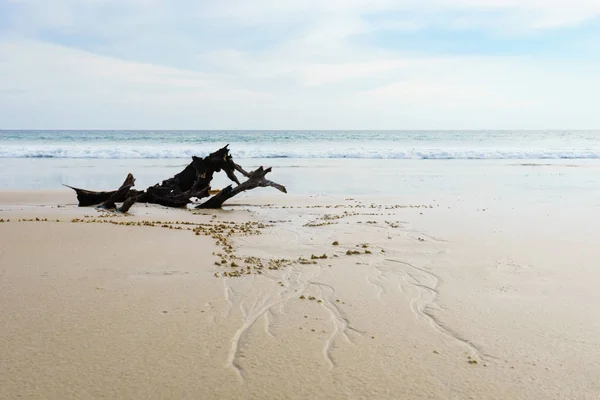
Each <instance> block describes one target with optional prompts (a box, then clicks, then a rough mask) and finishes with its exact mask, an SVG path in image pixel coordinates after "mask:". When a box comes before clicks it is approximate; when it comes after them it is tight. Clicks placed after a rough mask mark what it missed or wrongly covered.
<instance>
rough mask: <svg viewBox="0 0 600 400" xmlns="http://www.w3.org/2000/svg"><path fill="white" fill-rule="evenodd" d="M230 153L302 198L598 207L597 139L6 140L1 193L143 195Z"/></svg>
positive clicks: (355, 134) (119, 135)
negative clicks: (574, 202) (194, 165)
mask: <svg viewBox="0 0 600 400" xmlns="http://www.w3.org/2000/svg"><path fill="white" fill-rule="evenodd" d="M226 144H229V145H230V149H231V153H232V155H233V157H234V159H235V160H236V161H237V162H238V163H240V164H241V165H243V166H244V168H246V169H248V170H251V169H254V168H256V167H258V166H260V165H263V166H265V167H266V166H272V167H274V170H273V173H272V174H270V178H271V179H273V180H275V181H278V182H280V183H282V184H285V185H286V186H287V187H288V190H289V192H290V193H296V194H301V195H304V194H343V195H360V194H370V195H373V194H375V195H384V196H385V195H392V196H398V195H409V194H414V193H426V194H428V195H431V196H434V195H439V194H442V193H443V194H445V195H452V194H453V193H455V194H457V195H458V194H464V193H465V189H469V190H470V191H471V192H473V193H482V194H485V193H487V194H489V195H490V196H492V195H493V196H496V197H497V196H499V195H500V194H503V193H504V194H506V193H508V192H511V191H513V192H515V193H519V194H520V195H521V194H523V195H534V196H537V198H538V199H539V200H540V201H543V200H544V199H546V198H548V199H550V198H557V197H561V198H562V197H564V196H565V195H567V194H568V193H570V192H576V193H579V194H581V193H583V194H585V195H587V196H589V197H590V198H595V196H596V194H595V192H596V190H597V188H598V185H599V183H600V131H414V132H409V131H268V132H264V131H0V189H2V190H20V189H59V188H62V184H68V185H73V186H79V187H85V188H90V189H98V190H101V189H113V188H116V187H118V186H119V185H120V183H121V182H122V181H123V179H124V177H125V175H126V174H127V173H128V172H132V173H133V174H134V175H135V176H136V179H137V181H136V186H137V187H139V188H145V187H147V186H150V185H153V184H155V183H159V182H161V181H162V180H163V179H166V178H168V177H171V176H173V175H174V174H176V173H177V172H179V171H180V170H182V169H183V168H184V167H185V165H187V164H188V163H189V161H190V157H191V156H192V155H196V156H200V157H202V156H205V155H207V154H208V153H210V152H212V151H214V150H216V149H218V148H220V147H222V146H224V145H226ZM227 184H229V182H228V181H227V178H226V177H224V176H218V177H217V178H216V179H215V181H214V185H213V186H214V187H215V188H220V187H223V186H225V185H227ZM260 190H266V191H268V190H272V189H268V188H267V189H260ZM567 197H568V196H567Z"/></svg>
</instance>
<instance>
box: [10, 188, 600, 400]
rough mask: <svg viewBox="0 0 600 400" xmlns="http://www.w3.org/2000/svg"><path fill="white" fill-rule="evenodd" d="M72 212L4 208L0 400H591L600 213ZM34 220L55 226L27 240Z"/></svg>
mask: <svg viewBox="0 0 600 400" xmlns="http://www.w3.org/2000/svg"><path fill="white" fill-rule="evenodd" d="M419 200H420V201H419ZM75 201H76V199H75V196H74V194H73V193H71V192H68V191H66V192H65V193H64V194H63V193H62V191H61V192H58V193H57V192H42V191H37V192H30V191H26V192H24V191H17V192H15V191H13V192H11V193H8V192H0V219H4V220H6V219H10V220H11V221H10V222H2V223H0V238H1V239H2V242H3V244H2V245H0V265H1V267H0V274H1V275H0V300H1V303H2V304H3V305H4V310H3V316H4V319H5V322H8V323H5V324H3V326H4V328H2V329H1V330H0V338H1V339H2V341H3V343H5V348H6V351H5V352H4V353H5V357H3V361H2V362H1V363H0V377H1V378H0V379H1V381H0V387H1V388H2V389H0V397H3V398H13V397H16V396H17V395H21V396H24V397H29V398H57V399H58V398H73V397H76V398H81V397H87V398H96V397H101V396H104V397H112V398H139V397H148V398H232V397H236V398H275V397H276V398H298V397H303V398H304V397H307V396H312V397H314V398H348V397H355V398H367V397H368V398H389V399H392V398H407V399H413V398H414V399H419V398H440V399H441V398H444V399H447V398H468V397H469V396H472V397H474V398H489V399H497V398H511V399H520V398H523V399H525V398H548V399H550V398H561V397H572V398H582V399H585V398H590V399H591V398H594V396H595V395H596V394H597V393H598V390H599V389H600V388H599V387H598V385H599V384H598V383H597V382H600V379H597V378H600V362H599V361H598V360H600V357H599V356H600V351H599V349H600V343H598V339H597V335H596V332H597V330H598V329H600V318H598V315H597V313H595V311H594V308H593V304H595V303H597V301H598V300H600V298H599V295H597V294H596V290H595V287H594V284H593V283H594V282H595V281H596V280H597V279H598V278H600V272H598V271H597V270H596V268H595V267H594V265H595V261H594V260H597V259H598V257H599V256H600V252H599V251H598V250H597V249H596V246H594V245H593V243H595V242H596V241H597V239H598V238H599V237H600V232H599V230H598V228H594V227H593V226H590V224H588V225H587V227H586V228H585V229H581V227H582V226H583V225H582V224H583V223H584V221H586V220H590V219H591V218H594V217H595V216H597V214H598V210H597V207H594V206H591V205H590V206H586V207H584V208H583V209H579V210H577V213H574V210H563V209H559V208H558V207H556V206H555V205H549V206H547V207H538V208H533V207H530V206H529V205H528V206H527V207H522V208H518V207H516V209H514V210H513V208H515V207H513V204H508V205H503V206H502V207H500V204H499V203H498V204H496V203H490V202H489V201H487V200H482V199H472V200H470V201H467V200H464V201H462V202H458V203H457V202H456V199H450V198H448V197H442V196H440V198H438V199H436V201H433V200H432V199H430V200H429V201H427V199H426V198H424V197H423V198H421V199H419V198H418V196H414V199H413V200H411V201H406V200H399V199H398V198H397V197H396V198H395V197H393V196H389V197H377V196H368V195H365V196H337V197H335V196H314V197H309V196H278V195H277V194H275V195H268V196H266V195H262V194H258V193H251V194H250V195H249V196H247V197H240V198H239V199H238V198H236V200H235V201H232V202H231V204H229V205H227V207H224V209H223V210H215V211H213V210H202V213H198V214H193V213H192V212H188V211H184V210H167V209H164V208H162V207H154V206H149V207H145V206H144V205H136V206H134V208H133V209H132V210H131V214H130V215H115V214H111V213H99V212H97V211H96V210H94V209H93V208H78V207H76V206H75V205H74V203H75ZM59 205H61V207H58V206H59ZM510 213H512V214H510ZM86 215H88V217H86ZM103 215H106V216H107V217H103ZM508 215H510V216H511V218H507V216H508ZM31 218H33V219H34V220H35V218H38V219H45V218H48V220H49V221H37V222H36V221H33V222H31V221H26V222H23V221H21V222H18V220H19V219H21V220H23V219H31ZM56 219H59V221H61V222H56ZM74 219H77V221H76V222H72V221H73V220H74ZM52 221H54V222H52ZM82 221H83V222H82ZM85 221H87V222H89V223H85ZM92 221H94V222H92ZM100 221H107V222H102V223H100ZM110 221H112V222H110ZM150 221H161V223H160V224H159V223H156V222H155V226H151V223H150ZM176 222H179V223H176ZM138 223H140V225H138ZM145 223H146V224H145ZM163 226H164V227H163ZM541 226H543V227H544V228H545V229H544V232H539V231H540V227H541ZM177 228H181V229H177ZM188 228H190V229H191V230H189V231H188V230H187V229H188ZM232 228H233V232H232V233H231V236H227V235H228V234H229V233H230V232H231V231H232ZM196 232H198V234H196ZM536 232H539V233H537V234H536ZM257 233H259V234H257ZM334 242H338V245H334V244H333V243H334ZM363 246H366V247H363ZM382 250H383V251H382ZM353 252H358V253H359V254H352V253H353ZM219 254H221V255H219ZM323 254H325V255H326V256H327V258H320V257H322V256H323ZM313 255H314V258H313V257H312V256H313ZM223 260H225V261H226V262H225V263H223ZM284 260H285V261H284ZM232 262H233V263H235V264H236V265H238V267H232V266H231V263H232ZM216 263H219V264H221V265H216ZM224 264H227V266H225V265H224ZM261 264H262V267H260V268H259V266H260V265H261ZM248 270H250V271H251V273H246V271H248ZM233 271H240V272H235V273H234V272H233ZM241 271H244V272H241ZM259 271H260V272H261V273H258V272H259ZM225 273H227V274H226V275H225ZM238 275H239V276H238ZM575 294H577V296H575ZM302 297H303V298H302ZM312 297H314V299H312V300H311V298H312Z"/></svg>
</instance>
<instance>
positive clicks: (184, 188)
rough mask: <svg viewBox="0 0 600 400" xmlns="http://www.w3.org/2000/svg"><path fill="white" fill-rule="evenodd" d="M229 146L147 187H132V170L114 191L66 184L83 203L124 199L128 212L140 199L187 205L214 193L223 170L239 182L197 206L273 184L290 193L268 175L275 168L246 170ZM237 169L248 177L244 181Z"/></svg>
mask: <svg viewBox="0 0 600 400" xmlns="http://www.w3.org/2000/svg"><path fill="white" fill-rule="evenodd" d="M228 146H229V145H227V146H225V147H223V148H222V149H219V150H217V151H215V152H214V153H211V154H209V155H208V156H206V157H204V158H200V157H195V156H194V157H192V162H191V163H190V164H189V165H188V166H187V167H186V168H185V169H184V170H183V171H181V172H180V173H178V174H177V175H175V176H174V177H172V178H169V179H167V180H164V181H162V183H160V184H156V185H154V186H151V187H149V188H147V189H146V190H144V191H138V190H135V189H132V188H133V186H134V184H135V178H134V177H133V175H132V174H128V175H127V179H125V182H123V184H122V185H121V187H120V188H119V189H117V190H114V191H110V192H94V191H91V190H85V189H79V188H75V187H72V186H68V185H65V186H67V187H69V188H71V189H73V190H74V191H75V193H77V200H78V201H79V206H80V207H84V206H93V205H98V206H99V207H102V208H106V209H115V208H116V203H122V204H121V207H119V209H118V210H119V211H122V212H127V211H128V210H129V209H130V208H131V206H133V205H134V204H135V203H138V202H141V203H151V204H160V205H162V206H167V207H177V208H181V207H186V206H187V205H188V204H189V203H191V202H192V200H191V199H192V198H197V199H202V198H205V197H208V196H209V195H210V189H211V188H210V182H211V181H212V178H213V175H214V174H215V173H218V172H220V171H221V170H222V171H225V173H226V174H227V176H228V177H229V179H231V180H232V181H233V182H235V183H236V184H237V186H236V187H233V186H231V185H230V186H227V187H226V188H225V189H223V190H222V191H220V192H219V193H218V194H216V195H215V196H214V197H212V198H210V199H208V200H207V201H206V202H204V203H202V204H200V205H198V206H197V207H196V208H220V207H221V206H222V205H223V203H224V202H225V201H226V200H228V199H230V198H232V197H233V196H235V195H237V194H239V193H241V192H243V191H246V190H250V189H254V188H256V187H267V186H272V187H274V188H276V189H278V190H280V191H282V192H284V193H287V191H286V189H285V186H283V185H280V184H278V183H275V182H272V181H269V180H267V179H265V175H266V174H267V173H269V172H271V168H267V169H263V167H260V168H258V169H257V170H256V171H252V172H250V173H248V172H246V171H245V170H244V169H243V168H242V167H240V166H239V165H238V164H236V163H235V162H234V161H233V158H232V157H231V155H230V154H229V149H228ZM235 171H237V172H239V173H240V174H242V175H244V176H245V177H246V178H248V179H247V180H246V181H245V182H243V183H240V181H239V180H238V178H237V176H236V175H235Z"/></svg>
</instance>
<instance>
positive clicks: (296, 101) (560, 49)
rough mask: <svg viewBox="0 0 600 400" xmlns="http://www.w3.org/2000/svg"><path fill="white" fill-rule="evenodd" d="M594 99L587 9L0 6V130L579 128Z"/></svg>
mask: <svg viewBox="0 0 600 400" xmlns="http://www.w3.org/2000/svg"><path fill="white" fill-rule="evenodd" d="M599 93H600V1H599V0H0V129H552V128H560V129H569V128H577V129H579V128H582V129H585V128H600V108H599V107H600V105H599V104H600V101H599V100H598V94H599Z"/></svg>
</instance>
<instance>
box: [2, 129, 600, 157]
mask: <svg viewBox="0 0 600 400" xmlns="http://www.w3.org/2000/svg"><path fill="white" fill-rule="evenodd" d="M227 143H231V148H232V150H233V154H234V156H235V157H236V158H238V159H255V158H256V159H265V158H269V159H271V158H290V159H345V158H348V159H409V160H560V159H571V160H574V159H600V132H593V131H573V132H564V131H543V132H541V131H538V132H508V131H467V132H458V131H447V132H445V131H441V132H433V131H417V132H403V131H399V132H379V131H348V132H342V131H339V132H337V131H336V132H331V131H321V132H319V131H310V132H296V131H277V132H251V131H233V132H226V131H191V132H185V131H184V132H171V131H157V132H149V131H141V132H136V131H109V132H103V131H80V132H76V131H0V158H73V159H81V158H90V159H179V158H189V157H191V156H192V155H197V156H203V155H206V154H208V153H209V152H211V151H214V149H215V148H216V147H217V146H221V145H224V144H227Z"/></svg>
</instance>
